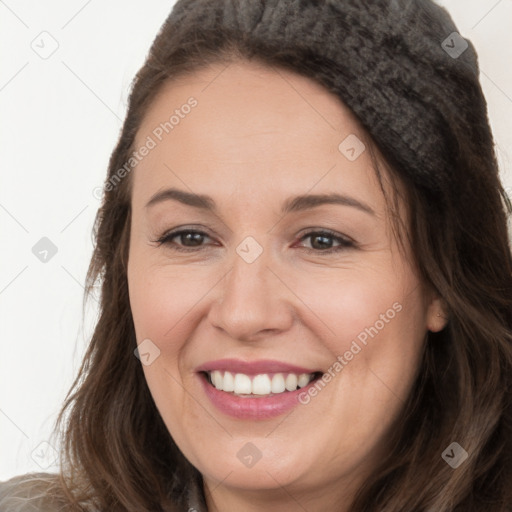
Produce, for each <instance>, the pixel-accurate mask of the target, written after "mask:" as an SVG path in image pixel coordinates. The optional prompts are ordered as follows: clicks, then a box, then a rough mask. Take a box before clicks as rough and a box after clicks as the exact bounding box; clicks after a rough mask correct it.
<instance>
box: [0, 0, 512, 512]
mask: <svg viewBox="0 0 512 512" xmlns="http://www.w3.org/2000/svg"><path fill="white" fill-rule="evenodd" d="M104 190H105V194H104V199H103V204H102V207H101V209H100V211H99V213H98V217H97V224H96V247H95V251H94V255H93V259H92V261H91V265H90V269H89V274H88V284H89V290H90V289H91V287H92V286H93V285H94V283H95V282H97V281H98V280H101V283H102V297H101V310H100V318H99V321H98V324H97V326H96V329H95V332H94V335H93V338H92V340H91V344H90V347H89V349H88V351H87V353H86V356H85V360H84V363H83V366H82V368H81V371H80V374H79V376H78V378H77V380H76V382H75V384H74V386H73V389H72V390H71V392H70V395H69V397H68V399H67V401H66V403H65V406H64V408H63V411H62V413H61V417H60V422H61V425H63V427H64V444H63V452H62V473H61V475H59V476H58V477H57V476H52V475H45V474H37V475H25V476H21V477H18V478H16V479H12V480H10V481H9V482H6V483H4V484H3V488H2V490H1V491H0V496H1V500H0V504H1V505H2V507H0V508H1V509H2V510H9V511H11V510H32V508H28V507H31V506H33V505H35V506H36V509H39V510H59V509H60V508H59V507H61V508H62V509H64V510H105V511H106V510H109V511H110V510H116V511H117V510H122V511H138V512H140V511H157V510H162V511H164V510H165V511H171V510H189V511H193V510H197V511H207V510H208V511H214V510H219V511H231V510H244V511H245V510H247V511H250V510H254V511H259V510H267V509H268V510H273V511H289V510H294V511H295V510H307V511H319V510H322V511H337V512H338V511H341V512H349V511H350V512H355V511H386V512H398V511H402V512H411V511H415V512H416V511H425V512H426V511H436V512H445V511H446V512H448V511H465V512H466V511H486V512H487V511H492V512H503V511H506V510H510V509H511V504H512V497H511V486H510V485H509V484H510V481H511V476H512V470H511V460H512V459H511V440H512V432H511V430H512V416H511V405H510V404H511V400H510V399H511V389H512V387H511V384H512V383H511V368H512V345H511V332H512V295H511V291H512V259H511V251H510V246H509V240H508V236H507V218H508V216H509V215H510V212H511V211H512V206H511V204H510V202H509V201H508V199H507V197H506V195H505V193H504V191H503V188H502V186H501V184H500V181H499V176H498V168H497V163H496V159H495V154H494V150H493V139H492V134H491V131H490V128H489V124H488V120H487V113H486V103H485V100H484V97H483V95H482V91H481V88H480V85H479V82H478V65H477V58H476V55H475V52H474V48H473V46H472V45H471V43H468V42H466V41H465V40H464V39H462V38H461V36H459V35H458V34H457V31H456V27H455V26H454V25H453V22H452V21H451V19H450V17H449V15H448V14H447V12H446V11H445V10H444V9H442V8H440V7H438V6H436V5H435V4H434V3H432V2H431V1H427V0H418V1H417V2H408V1H396V0H395V1H387V0H378V1H372V2H366V1H365V2H361V1H359V0H358V1H356V0H345V1H343V0H337V1H335V0H331V1H323V2H313V1H304V0H302V1H300V2H299V1H278V0H276V1H272V2H270V1H267V2H241V1H235V2H233V1H216V2H211V1H209V2H208V1H192V0H180V1H178V3H177V4H176V5H175V7H174V9H173V11H172V13H171V15H170V16H169V18H168V19H167V21H166V23H165V24H164V26H163V27H162V29H161V31H160V33H159V34H158V36H157V38H156V39H155V41H154V43H153V46H152V48H151V51H150V54H149V56H148V58H147V61H146V62H145V64H144V66H143V67H142V69H141V70H140V71H139V73H138V74H137V76H136V78H135V81H134V84H133V89H132V92H131V96H130V102H129V108H128V113H127V117H126V120H125V123H124V126H123V130H122V133H121V137H120V139H119V142H118V144H117V147H116V148H115V150H114V152H113V154H112V157H111V160H110V165H109V172H108V177H107V180H106V182H105V188H104ZM24 507H27V508H24ZM37 507H39V508H37Z"/></svg>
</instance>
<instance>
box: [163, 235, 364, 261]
mask: <svg viewBox="0 0 512 512" xmlns="http://www.w3.org/2000/svg"><path fill="white" fill-rule="evenodd" d="M187 233H194V234H199V235H202V236H205V237H208V238H210V237H209V235H208V234H207V233H204V232H203V231H197V230H194V229H179V230H176V231H171V232H169V233H164V234H163V235H162V236H161V237H160V238H159V239H158V240H155V243H158V244H159V246H160V245H163V244H165V245H168V246H169V247H170V248H171V249H172V250H173V251H178V252H185V253H187V252H188V253H191V252H197V251H198V250H201V249H202V246H199V247H189V248H184V247H181V246H179V245H176V244H175V243H174V242H171V240H172V239H173V238H176V237H177V236H179V235H183V234H187ZM313 235H317V236H323V237H328V238H333V239H334V240H335V241H337V242H339V243H340V245H338V246H335V247H331V248H329V249H312V248H309V247H303V248H302V249H304V250H305V251H306V252H308V253H310V254H311V253H315V254H317V255H318V254H333V253H336V252H339V251H343V250H346V249H349V248H354V247H356V244H355V243H354V242H353V241H352V240H350V239H349V238H346V237H342V236H340V235H338V234H337V233H335V232H334V231H331V230H329V229H321V230H314V231H313V230H312V231H308V232H307V233H305V234H303V235H302V236H301V238H300V239H299V240H304V239H306V238H309V237H312V236H313Z"/></svg>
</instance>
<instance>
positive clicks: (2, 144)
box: [0, 0, 512, 480]
mask: <svg viewBox="0 0 512 512" xmlns="http://www.w3.org/2000/svg"><path fill="white" fill-rule="evenodd" d="M212 1H214V0H212ZM413 1H414V0H413ZM173 3H174V2H173V1H163V0H153V1H152V2H150V3H149V2H142V1H137V2H135V1H131V2H127V1H124V2H123V1H121V0H110V1H109V2H101V3H100V2H99V1H98V0H89V1H86V0H73V1H69V0H68V1H64V0H60V1H46V2H28V1H22V0H5V1H4V0H0V23H1V30H0V63H1V65H0V119H1V120H2V121H1V124H0V158H1V160H0V161H1V167H0V169H1V180H2V181H1V188H0V225H1V227H2V251H1V256H2V260H1V265H0V312H1V323H0V326H1V327H0V329H1V331H0V340H1V341H0V343H1V355H0V480H5V479H7V478H10V477H11V476H14V475H17V474H21V473H26V472H28V471H41V470H48V471H55V470H56V469H57V467H56V466H55V465H49V463H50V462H51V459H52V458H53V455H54V453H53V451H52V448H51V447H49V446H48V445H47V444H44V443H45V442H47V441H50V442H51V443H53V444H55V442H54V441H52V439H51V438H50V433H51V431H52V426H53V422H54V420H55V418H56V415H57V412H58V410H59V408H60V406H61V403H62V401H63V399H64V396H65V394H66V392H67V390H68V388H69V386H70V385H71V383H72V379H73V377H74V375H75V373H76V371H77V369H78V365H79V362H80V360H81V356H82V354H83V351H84V347H85V344H86V341H87V339H88V337H89V336H90V334H91V332H92V326H93V325H94V320H95V318H96V316H95V315H96V310H95V304H93V305H92V306H91V307H90V308H89V309H88V310H87V312H86V315H85V319H84V317H83V316H82V295H83V283H84V280H85V274H86V270H87V266H88V262H89V258H90V256H91V252H92V241H91V231H92V226H93V220H94V215H95V213H96V210H97V208H98V206H99V201H98V199H97V198H96V197H95V196H94V190H95V188H96V187H100V186H101V185H102V183H103V180H104V177H105V173H106V169H107V163H108V159H109V156H110V153H111V151H112V150H113V148H114V145H115V143H116V141H117V137H118V135H119V131H120V128H121V125H122V120H123V118H124V114H125V107H126V99H127V93H128V88H129V85H130V82H131V80H132V78H133V76H134V74H135V73H136V71H137V70H138V68H139V67H140V66H141V65H142V63H143V61H144V58H145V55H146V52H147V51H148V49H149V46H150V44H151V42H152V40H153V38H154V37H155V35H156V33H157V31H158V29H159V28H160V26H161V24H162V23H163V21H164V20H165V18H166V17H167V15H168V13H169V12H170V10H171V7H172V5H173ZM439 3H441V4H442V5H444V6H446V7H447V8H448V10H449V12H450V13H451V14H452V16H453V18H454V20H455V23H456V24H457V26H458V28H459V31H460V33H461V34H462V36H464V37H466V38H467V39H470V40H471V41H472V42H473V44H474V45H475V47H476V50H477V52H478V55H479V60H480V66H481V83H482V86H483V89H484V93H485V95H486V98H487V101H488V106H489V116H490V120H491V125H492V128H493V132H494V136H495V140H496V144H497V151H498V158H499V162H500V166H501V172H502V176H503V179H504V181H505V184H506V186H507V187H508V189H509V191H511V192H512V71H511V67H512V66H511V65H512V0H499V1H498V0H444V1H443V2H439ZM43 31H47V32H48V33H49V34H51V37H53V38H54V39H55V41H57V43H52V41H51V39H49V37H50V36H41V37H45V38H46V39H45V48H47V49H48V48H51V44H58V48H57V50H56V51H55V53H54V54H53V55H51V56H50V57H49V58H47V59H42V58H41V57H39V56H38V55H37V54H36V53H35V51H34V50H33V49H32V48H31V44H33V45H37V44H40V45H41V43H40V37H39V38H38V36H39V34H40V33H41V32H43ZM446 35H448V34H446ZM32 41H35V42H34V43H32ZM41 51H42V50H41ZM42 237H48V238H49V239H50V240H51V241H52V242H53V243H54V244H55V245H56V246H57V249H58V252H57V253H56V255H55V256H54V257H53V258H51V259H50V260H49V261H48V262H47V263H42V262H41V261H39V260H38V259H37V258H36V257H35V256H34V254H33V253H32V247H33V246H34V245H35V244H36V242H38V241H39V240H40V239H41V238H42ZM92 302H93V303H94V301H92ZM40 443H43V445H41V446H40ZM56 447H57V448H58V446H56ZM34 450H35V452H34ZM36 461H37V462H36Z"/></svg>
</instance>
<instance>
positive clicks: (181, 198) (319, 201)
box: [146, 188, 375, 215]
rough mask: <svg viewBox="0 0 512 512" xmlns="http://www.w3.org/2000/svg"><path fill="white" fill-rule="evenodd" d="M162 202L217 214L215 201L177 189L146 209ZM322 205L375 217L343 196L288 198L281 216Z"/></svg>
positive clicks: (165, 192)
mask: <svg viewBox="0 0 512 512" xmlns="http://www.w3.org/2000/svg"><path fill="white" fill-rule="evenodd" d="M164 201H178V202H180V203H182V204H185V205H187V206H192V207H193V208H199V209H201V210H204V211H211V212H213V213H217V207H216V204H215V201H214V200H213V199H212V198H211V197H210V196H207V195H204V194H194V193H191V192H186V191H184V190H179V189H177V188H168V189H165V190H162V191H160V192H157V193H156V194H154V195H153V196H152V197H151V199H150V200H149V201H148V203H147V204H146V208H150V207H152V206H154V205H156V204H159V203H162V202H164ZM324 204H338V205H342V206H351V207H353V208H357V209H359V210H361V211H363V212H365V213H368V214H370V215H375V211H374V210H373V209H372V208H371V207H370V206H369V205H367V204H365V203H363V202H361V201H359V200H358V199H355V198H353V197H350V196H347V195H343V194H336V193H331V194H303V195H300V196H295V197H290V198H288V199H287V200H286V201H285V202H284V203H283V206H282V208H281V213H282V214H287V213H292V212H299V211H303V210H309V209H312V208H315V207H317V206H321V205H324Z"/></svg>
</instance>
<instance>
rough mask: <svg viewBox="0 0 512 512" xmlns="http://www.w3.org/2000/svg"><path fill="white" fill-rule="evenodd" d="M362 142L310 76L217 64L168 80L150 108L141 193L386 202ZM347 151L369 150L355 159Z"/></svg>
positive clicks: (138, 178) (139, 174) (346, 113)
mask: <svg viewBox="0 0 512 512" xmlns="http://www.w3.org/2000/svg"><path fill="white" fill-rule="evenodd" d="M362 139H363V130H362V128H361V126H360V124H359V123H358V121H357V119H356V118H355V116H354V115H353V114H352V113H351V111H350V110H349V109H348V108H347V107H346V106H345V105H344V104H343V103H342V102H341V101H340V100H339V99H338V98H337V97H336V96H334V95H333V94H331V93H329V92H328V91H327V90H326V89H324V88H323V87H322V86H321V85H320V84H318V83H316V82H314V81H313V80H311V79H309V78H307V77H303V76H300V75H298V74H296V73H293V72H290V71H286V70H283V69H277V68H271V67H268V66H264V65H261V64H257V63H252V62H250V63H249V62H244V61H242V62H233V63H230V64H229V65H226V64H217V65H212V66H210V67H208V68H205V69H202V70H199V71H197V72H194V73H192V74H189V75H187V76H183V77H180V78H178V79H176V80H173V81H170V82H168V83H166V84H165V85H164V86H163V87H162V89H161V90H160V91H159V93H158V95H157V96H156V97H155V99H154V100H153V102H152V103H151V105H150V107H149V109H148V111H147V112H146V115H145V117H144V120H143V122H142V124H141V126H140V128H139V131H138V133H137V138H136V143H135V149H137V148H141V147H142V146H144V145H148V146H151V149H150V150H149V151H147V152H146V153H147V154H146V156H145V157H144V158H143V159H142V160H141V161H140V162H139V163H138V164H137V166H136V171H135V172H134V173H133V176H132V177H133V179H134V191H135V192H134V196H144V197H145V198H147V197H148V195H150V194H152V193H154V192H155V191H156V190H158V189H159V188H163V187H167V186H170V185H174V184H176V185H180V186H181V188H184V186H185V187H187V188H189V189H190V190H192V191H194V192H196V193H201V192H206V193H208V194H209V195H213V196H217V197H219V198H227V197H233V195H234V194H235V193H239V194H242V195H243V194H244V193H247V194H249V192H252V195H255V194H256V195H258V193H260V196H261V193H262V192H263V193H264V194H265V195H266V196H267V197H270V195H272V196H273V195H275V194H279V195H283V194H285V195H287V196H288V195H292V194H304V193H306V192H307V191H308V190H311V189H313V188H314V189H315V190H314V191H315V192H318V193H320V192H322V193H325V192H332V191H333V189H338V190H340V191H351V192H352V193H353V194H356V195H357V194H359V196H360V197H362V196H364V197H366V198H367V199H368V198H370V199H372V200H373V201H374V202H379V201H380V200H381V198H380V197H379V196H380V191H379V190H378V189H379V187H378V185H377V182H376V177H375V172H374V169H373V165H372V161H371V158H370V156H369V154H368V151H365V150H362V148H364V146H363V143H362ZM347 141H348V142H347ZM340 144H341V146H340ZM347 148H348V149H349V150H352V149H355V151H356V156H357V153H359V152H360V151H362V152H361V154H360V155H359V156H358V157H357V158H356V159H354V158H353V156H354V151H352V153H350V152H349V153H347ZM349 157H350V158H349ZM269 194H270V195H269ZM133 199H134V200H137V197H134V198H133Z"/></svg>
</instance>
